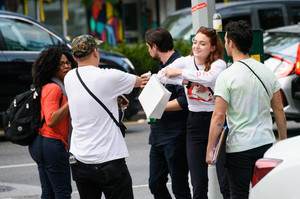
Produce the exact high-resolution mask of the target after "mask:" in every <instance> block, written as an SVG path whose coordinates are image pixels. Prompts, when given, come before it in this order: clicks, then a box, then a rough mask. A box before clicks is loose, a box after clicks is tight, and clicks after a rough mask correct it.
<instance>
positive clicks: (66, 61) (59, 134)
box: [29, 47, 75, 199]
mask: <svg viewBox="0 0 300 199" xmlns="http://www.w3.org/2000/svg"><path fill="white" fill-rule="evenodd" d="M71 63H73V64H75V61H74V60H73V58H72V56H71V54H69V52H68V51H67V50H65V49H62V48H59V47H51V48H48V49H45V50H44V51H42V52H41V54H40V55H39V56H38V58H37V59H36V61H35V62H34V64H33V66H32V76H33V83H34V84H35V85H36V86H42V93H41V118H42V120H43V121H44V123H43V125H42V127H41V128H40V131H39V135H38V136H37V137H36V139H35V140H34V141H33V142H32V143H31V144H30V145H29V152H30V155H31V157H32V159H33V160H34V161H35V162H36V163H37V165H38V171H39V176H40V182H41V187H42V196H41V198H64V199H67V198H71V193H72V187H71V174H70V167H69V155H68V152H67V149H68V142H67V138H68V135H69V128H70V121H69V105H68V102H67V98H66V94H65V90H64V77H65V75H66V74H67V72H68V71H69V70H70V69H71Z"/></svg>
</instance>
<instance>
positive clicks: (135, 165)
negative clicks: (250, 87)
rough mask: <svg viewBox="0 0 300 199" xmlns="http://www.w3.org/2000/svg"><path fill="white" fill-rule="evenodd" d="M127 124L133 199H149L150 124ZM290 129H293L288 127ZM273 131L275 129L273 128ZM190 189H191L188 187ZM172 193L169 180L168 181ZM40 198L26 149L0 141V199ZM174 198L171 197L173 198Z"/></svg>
mask: <svg viewBox="0 0 300 199" xmlns="http://www.w3.org/2000/svg"><path fill="white" fill-rule="evenodd" d="M138 115H139V116H136V118H134V120H135V121H126V122H125V124H126V126H127V134H126V137H125V139H126V143H127V146H128V150H129V153H130V156H129V157H128V158H126V162H127V165H128V168H129V170H130V173H131V176H132V181H133V192H134V197H135V198H136V199H151V198H153V196H152V194H151V193H150V191H149V188H148V184H147V182H148V173H149V157H148V156H149V150H150V146H149V144H148V136H149V132H150V129H149V125H148V124H147V123H146V119H145V116H144V114H143V112H140V113H139V114H138ZM288 126H290V128H289V133H293V134H294V135H296V134H299V132H300V130H299V129H300V128H299V123H294V122H288ZM291 126H292V127H291ZM274 130H275V132H276V128H275V127H274ZM208 173H209V192H208V196H209V199H221V198H222V196H221V194H220V191H219V186H218V183H217V178H216V170H215V166H209V169H208ZM190 187H191V188H192V186H190ZM72 188H73V193H72V198H74V199H79V198H80V197H79V194H78V191H77V188H76V185H75V183H74V181H72ZM168 188H169V190H170V193H171V181H170V180H169V182H168ZM40 195H41V188H40V185H39V179H38V171H37V168H36V164H35V163H34V162H33V160H32V159H31V158H30V156H29V154H28V149H27V147H22V146H18V145H14V144H11V143H9V142H7V141H3V139H2V141H0V199H38V198H40ZM173 198H174V197H173Z"/></svg>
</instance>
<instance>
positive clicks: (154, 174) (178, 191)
mask: <svg viewBox="0 0 300 199" xmlns="http://www.w3.org/2000/svg"><path fill="white" fill-rule="evenodd" d="M149 159H150V177H149V188H150V190H151V193H152V194H153V195H154V198H155V199H171V198H172V197H171V195H170V193H169V191H168V188H167V185H166V183H167V182H168V174H170V177H171V180H172V191H173V194H174V196H175V198H176V199H191V192H190V188H189V179H188V173H189V169H188V165H187V159H186V141H185V139H178V140H174V141H172V142H170V143H168V144H165V145H162V146H151V150H150V155H149Z"/></svg>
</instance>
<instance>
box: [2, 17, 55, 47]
mask: <svg viewBox="0 0 300 199" xmlns="http://www.w3.org/2000/svg"><path fill="white" fill-rule="evenodd" d="M0 31H1V33H2V35H3V38H4V41H5V43H6V49H7V50H15V51H40V50H42V49H44V48H45V47H46V46H49V45H59V43H60V42H59V40H58V39H56V38H54V37H53V36H51V35H50V34H49V33H48V32H46V31H45V30H43V29H41V28H40V27H38V26H36V25H34V24H30V23H28V22H25V21H21V20H16V19H6V18H0Z"/></svg>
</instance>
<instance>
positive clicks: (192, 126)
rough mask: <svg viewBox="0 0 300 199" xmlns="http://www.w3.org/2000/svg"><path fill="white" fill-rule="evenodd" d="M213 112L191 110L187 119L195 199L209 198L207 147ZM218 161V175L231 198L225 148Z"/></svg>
mask: <svg viewBox="0 0 300 199" xmlns="http://www.w3.org/2000/svg"><path fill="white" fill-rule="evenodd" d="M211 116H212V112H190V113H189V116H188V120H187V137H186V141H187V159H188V165H189V169H190V174H191V182H192V185H193V199H207V198H208V196H207V192H208V164H207V163H206V148H207V142H208V134H209V126H210V120H211ZM222 150H223V151H221V154H220V156H219V158H218V162H217V167H216V169H217V177H218V181H219V185H220V191H221V193H222V195H223V198H224V199H229V198H230V189H229V182H228V177H227V173H226V169H225V167H224V161H225V151H224V150H225V148H224V147H223V149H222Z"/></svg>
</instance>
